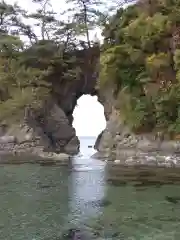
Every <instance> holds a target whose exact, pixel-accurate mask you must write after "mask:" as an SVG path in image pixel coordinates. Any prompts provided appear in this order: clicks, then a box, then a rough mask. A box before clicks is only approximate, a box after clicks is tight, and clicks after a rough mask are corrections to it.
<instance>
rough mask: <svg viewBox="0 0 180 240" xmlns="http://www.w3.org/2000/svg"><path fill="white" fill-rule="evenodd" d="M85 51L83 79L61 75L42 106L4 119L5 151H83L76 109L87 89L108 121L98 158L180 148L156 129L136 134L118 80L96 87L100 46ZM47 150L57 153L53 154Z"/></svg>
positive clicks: (0, 131)
mask: <svg viewBox="0 0 180 240" xmlns="http://www.w3.org/2000/svg"><path fill="white" fill-rule="evenodd" d="M81 55H82V56H81V58H82V60H83V61H81V62H82V65H81V66H80V67H81V69H82V70H83V71H82V76H81V78H80V79H77V80H75V81H70V82H63V81H61V79H59V78H58V76H55V77H54V79H52V82H53V91H52V95H51V97H49V99H48V100H47V101H46V102H45V103H44V106H42V108H41V109H39V110H38V111H35V110H33V111H32V109H25V116H24V119H23V120H22V122H21V123H18V124H11V125H7V124H5V123H3V124H1V125H0V155H2V154H3V153H12V152H13V153H14V154H17V153H26V154H28V153H29V154H33V155H38V156H40V157H47V158H48V159H49V158H52V157H53V156H54V158H56V159H61V157H60V155H59V154H62V153H64V154H69V155H74V154H78V152H79V145H80V143H79V139H78V138H77V136H76V132H75V129H74V128H73V126H72V122H73V116H72V114H73V110H74V108H75V106H76V104H77V100H78V99H79V98H80V97H81V96H82V95H84V94H90V95H97V96H98V100H99V102H100V103H101V104H102V105H103V106H104V115H105V117H106V120H107V126H106V129H105V130H104V131H103V132H102V133H101V134H100V135H99V137H98V138H97V141H96V144H95V149H97V150H98V152H99V153H98V158H102V159H103V158H104V159H106V160H107V159H108V160H110V161H115V163H116V164H119V163H134V162H133V160H132V158H133V159H137V158H138V159H140V158H139V156H142V155H143V153H148V152H151V153H153V152H157V151H158V152H163V154H164V153H167V154H169V153H172V154H177V153H180V142H179V141H161V140H160V139H157V138H156V137H155V136H153V135H152V134H146V135H135V134H133V133H132V132H131V131H130V130H129V129H128V127H127V126H125V125H124V124H123V122H122V119H121V114H120V111H119V110H118V111H117V110H116V99H115V97H114V92H115V91H114V90H115V88H114V86H108V87H106V89H101V91H98V90H97V89H96V84H97V73H96V72H95V70H94V69H95V66H96V64H98V59H99V51H97V50H96V49H93V50H92V52H89V51H84V52H83V53H81ZM90 58H91V60H92V61H93V62H94V65H93V66H91V67H90V68H87V66H89V65H88V63H87V64H86V61H87V60H88V59H90ZM46 153H47V154H50V153H52V154H54V155H52V156H49V155H47V154H46ZM61 156H65V155H61ZM66 159H68V157H66ZM136 162H137V161H136ZM146 162H147V161H146ZM151 162H152V161H151ZM153 162H155V161H154V160H153Z"/></svg>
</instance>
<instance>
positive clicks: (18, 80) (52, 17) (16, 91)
mask: <svg viewBox="0 0 180 240" xmlns="http://www.w3.org/2000/svg"><path fill="white" fill-rule="evenodd" d="M33 2H34V3H35V4H38V9H37V11H36V12H34V13H31V14H29V13H28V12H26V11H25V10H23V9H21V8H20V7H19V6H18V5H17V4H15V5H10V4H7V3H5V2H4V1H1V2H0V14H1V19H0V121H2V120H6V121H8V120H11V121H15V120H17V121H18V120H19V119H21V118H22V117H23V115H24V111H25V109H26V108H27V107H28V108H29V107H30V108H33V109H34V108H39V107H41V106H42V105H43V103H44V101H45V100H46V99H47V98H49V97H51V95H52V94H53V95H54V93H56V91H57V84H59V85H60V84H61V83H66V82H68V81H76V80H79V79H80V78H81V77H82V69H81V68H80V62H81V61H82V59H81V57H80V58H78V57H77V56H76V55H77V52H78V51H79V45H78V41H75V37H76V36H77V35H79V34H77V23H76V22H68V23H67V22H63V21H61V20H60V19H59V17H57V13H55V12H53V11H52V6H51V3H50V1H49V0H34V1H33ZM88 6H89V7H90V5H88ZM24 18H28V19H33V20H34V21H35V25H36V28H39V30H40V33H41V36H36V34H35V33H34V31H33V27H32V26H30V25H26V24H24V23H23V22H24ZM88 21H90V19H88ZM79 31H83V27H82V26H79ZM22 36H23V37H24V36H25V37H26V39H27V40H28V41H27V42H23V41H22V40H21V39H22ZM83 57H84V56H82V58H83ZM83 61H84V59H83ZM83 63H84V62H83ZM81 66H82V64H81ZM58 89H59V88H58Z"/></svg>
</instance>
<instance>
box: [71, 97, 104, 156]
mask: <svg viewBox="0 0 180 240" xmlns="http://www.w3.org/2000/svg"><path fill="white" fill-rule="evenodd" d="M73 117H74V121H73V127H74V128H75V129H76V135H77V136H78V138H79V139H80V143H81V146H80V147H81V148H80V150H81V152H84V150H83V148H85V147H88V148H89V149H93V147H94V144H95V141H96V139H97V137H98V135H99V134H100V133H101V132H102V131H103V130H104V129H105V127H106V119H105V116H104V107H103V106H102V104H101V103H100V102H99V101H98V99H97V96H91V95H83V96H82V97H80V98H79V99H78V101H77V106H76V107H75V109H74V112H73ZM85 145H86V146H85ZM91 151H92V150H91Z"/></svg>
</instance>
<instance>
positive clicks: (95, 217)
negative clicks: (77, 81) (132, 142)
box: [0, 138, 180, 240]
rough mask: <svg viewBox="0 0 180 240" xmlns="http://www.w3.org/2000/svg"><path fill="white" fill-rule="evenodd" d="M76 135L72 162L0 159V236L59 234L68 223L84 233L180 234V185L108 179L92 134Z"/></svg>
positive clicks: (47, 238)
mask: <svg viewBox="0 0 180 240" xmlns="http://www.w3.org/2000/svg"><path fill="white" fill-rule="evenodd" d="M80 140H81V154H80V155H79V156H77V157H75V158H74V159H73V165H72V167H71V168H68V167H60V166H48V167H45V166H39V165H30V164H24V165H1V167H0V240H58V239H59V240H60V239H62V240H63V239H64V238H63V233H64V232H66V231H67V230H68V229H70V228H79V229H82V231H85V232H86V233H87V236H89V238H88V239H116V240H121V239H122V240H126V239H127V240H179V239H180V201H179V200H178V197H179V199H180V186H178V185H173V184H171V185H164V186H160V187H158V188H157V186H149V187H144V188H137V187H135V186H132V185H131V184H129V185H124V186H114V185H110V184H108V182H107V181H106V166H105V163H104V162H102V161H99V160H97V159H93V158H91V155H93V154H94V152H95V150H94V149H93V148H88V145H94V143H95V138H80ZM167 196H168V197H172V198H173V197H176V201H174V202H173V201H172V202H171V201H167ZM84 240H86V239H84Z"/></svg>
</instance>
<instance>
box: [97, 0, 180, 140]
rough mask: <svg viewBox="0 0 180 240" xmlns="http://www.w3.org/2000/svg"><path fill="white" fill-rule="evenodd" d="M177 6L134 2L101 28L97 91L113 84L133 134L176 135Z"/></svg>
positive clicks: (179, 129)
mask: <svg viewBox="0 0 180 240" xmlns="http://www.w3.org/2000/svg"><path fill="white" fill-rule="evenodd" d="M179 13H180V1H179V0H174V1H168V0H163V1H162V0H153V1H138V2H137V3H136V4H135V5H133V6H130V7H128V8H126V9H120V10H118V11H117V14H116V15H114V16H113V17H112V18H111V19H110V21H109V23H106V25H105V28H104V33H103V34H104V36H105V41H104V45H103V53H102V56H101V61H100V62H101V63H100V76H99V87H100V88H103V87H105V86H106V85H107V83H108V84H109V83H110V82H113V84H115V86H116V87H115V89H116V91H115V92H116V95H117V96H116V97H117V105H118V107H119V109H120V112H121V116H122V118H123V119H124V122H125V123H127V124H128V125H129V126H130V127H131V129H133V130H134V131H136V132H142V131H158V132H169V133H170V134H171V135H172V136H174V134H177V133H180V121H179V117H180V105H179V102H180V82H179V79H180V72H179V71H180V70H179V67H180V65H179V63H180V21H179V20H180V17H179V16H180V14H179Z"/></svg>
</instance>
